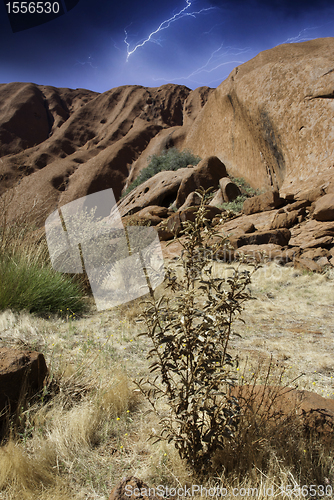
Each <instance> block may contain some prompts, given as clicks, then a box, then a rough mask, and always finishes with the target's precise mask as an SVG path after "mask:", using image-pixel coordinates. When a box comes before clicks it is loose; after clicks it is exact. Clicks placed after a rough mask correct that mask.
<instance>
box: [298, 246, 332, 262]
mask: <svg viewBox="0 0 334 500" xmlns="http://www.w3.org/2000/svg"><path fill="white" fill-rule="evenodd" d="M329 256H330V253H329V251H328V250H326V249H325V248H321V247H318V248H311V249H309V250H306V251H304V252H303V258H304V259H305V258H307V259H311V260H315V261H317V260H319V259H320V258H321V257H326V258H327V257H329Z"/></svg>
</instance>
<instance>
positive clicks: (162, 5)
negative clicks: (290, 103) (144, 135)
mask: <svg viewBox="0 0 334 500" xmlns="http://www.w3.org/2000/svg"><path fill="white" fill-rule="evenodd" d="M32 3H33V4H34V5H33V6H30V10H31V11H33V10H34V7H35V8H36V7H37V5H39V9H40V10H43V13H42V12H40V13H39V14H37V13H36V12H35V13H33V12H31V13H29V12H27V13H25V9H26V8H27V9H28V7H29V4H31V2H13V1H9V0H4V1H3V2H2V3H1V4H0V83H8V82H13V81H20V82H34V83H37V84H40V85H53V86H55V87H69V88H87V89H90V90H95V91H97V92H104V91H106V90H108V89H110V88H113V87H117V86H120V85H129V84H136V85H143V86H148V87H157V86H160V85H163V84H165V83H177V84H182V85H186V86H187V87H189V88H192V89H194V88H196V87H199V86H203V85H208V86H210V87H217V86H218V85H219V84H220V83H221V82H222V81H223V80H224V79H225V78H226V77H227V76H228V75H229V73H230V72H231V71H232V69H233V68H234V67H235V66H237V65H240V64H241V63H243V62H246V61H247V60H249V59H251V58H252V57H254V56H255V55H257V54H258V53H259V52H260V51H262V50H267V49H270V48H272V47H274V46H276V45H279V44H282V43H293V42H301V41H306V40H310V39H313V38H319V37H331V36H334V6H333V4H332V2H329V1H327V0H323V1H318V2H317V3H315V2H314V1H309V0H305V1H303V2H301V1H297V2H294V1H280V0H274V1H264V0H250V1H246V0H227V1H222V0H211V1H210V0H168V1H167V0H142V1H141V2H138V0H137V1H132V0H123V1H120V0H118V1H117V2H113V1H110V0H58V1H57V2H53V1H52V0H51V2H44V1H43V2H32ZM14 4H15V6H14ZM50 8H51V13H47V12H45V11H47V10H48V9H50ZM17 9H20V12H18V13H14V11H15V10H17ZM9 11H10V12H9ZM22 11H23V12H22ZM39 23H40V24H39Z"/></svg>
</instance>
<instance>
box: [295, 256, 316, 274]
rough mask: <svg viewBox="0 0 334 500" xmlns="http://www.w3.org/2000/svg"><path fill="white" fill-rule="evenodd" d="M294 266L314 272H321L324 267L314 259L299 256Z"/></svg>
mask: <svg viewBox="0 0 334 500" xmlns="http://www.w3.org/2000/svg"><path fill="white" fill-rule="evenodd" d="M294 267H295V268H296V269H301V270H302V271H309V272H312V273H321V271H322V267H321V266H320V265H319V264H318V263H317V262H315V261H314V260H312V259H309V258H307V257H303V256H301V257H297V258H296V259H295V260H294Z"/></svg>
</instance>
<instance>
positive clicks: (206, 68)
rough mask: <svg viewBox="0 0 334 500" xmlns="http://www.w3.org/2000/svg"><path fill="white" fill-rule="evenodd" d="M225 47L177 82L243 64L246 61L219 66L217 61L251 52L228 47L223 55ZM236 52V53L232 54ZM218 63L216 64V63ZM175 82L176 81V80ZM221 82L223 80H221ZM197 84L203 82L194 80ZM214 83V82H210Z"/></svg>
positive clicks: (235, 61)
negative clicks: (230, 65) (232, 65)
mask: <svg viewBox="0 0 334 500" xmlns="http://www.w3.org/2000/svg"><path fill="white" fill-rule="evenodd" d="M223 46H224V43H222V44H221V45H220V47H218V49H216V50H214V51H213V52H212V53H211V55H210V57H209V58H208V60H207V61H206V63H205V64H203V66H200V67H199V68H197V69H195V70H194V71H192V72H191V73H190V74H189V75H187V76H180V77H178V78H176V80H178V81H179V80H190V79H191V78H192V77H194V76H195V75H198V74H200V73H212V72H213V71H215V70H216V69H218V68H220V67H222V66H227V65H228V64H243V63H244V62H245V61H240V60H228V61H223V62H219V63H218V64H217V62H218V61H217V59H221V58H223V57H226V56H227V55H228V56H232V55H234V56H239V55H240V54H244V53H246V52H248V51H249V50H250V48H249V47H245V48H244V49H238V48H233V47H226V48H225V51H224V52H223V53H220V51H221V49H222V48H223ZM231 50H232V51H234V52H231ZM215 61H216V62H215ZM212 64H215V65H214V66H212ZM154 80H155V81H158V80H164V81H168V80H167V79H165V78H154ZM174 80H175V79H174ZM219 80H221V78H220V79H219ZM193 81H194V82H195V83H199V84H200V83H201V82H196V80H193ZM210 83H212V82H210Z"/></svg>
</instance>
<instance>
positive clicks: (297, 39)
mask: <svg viewBox="0 0 334 500" xmlns="http://www.w3.org/2000/svg"><path fill="white" fill-rule="evenodd" d="M327 24H329V23H327ZM322 27H323V26H313V27H311V28H304V29H303V30H301V31H300V32H299V33H298V35H297V36H293V37H291V38H288V39H287V40H285V41H284V42H281V43H280V44H279V45H283V43H297V42H306V41H308V40H313V38H315V37H311V38H308V37H306V36H305V35H306V33H307V32H308V31H311V30H316V29H318V28H322Z"/></svg>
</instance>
